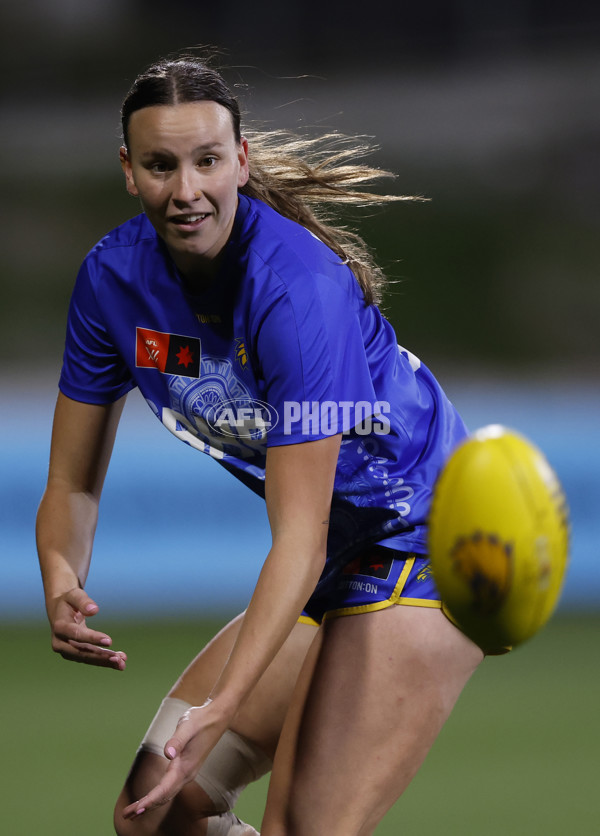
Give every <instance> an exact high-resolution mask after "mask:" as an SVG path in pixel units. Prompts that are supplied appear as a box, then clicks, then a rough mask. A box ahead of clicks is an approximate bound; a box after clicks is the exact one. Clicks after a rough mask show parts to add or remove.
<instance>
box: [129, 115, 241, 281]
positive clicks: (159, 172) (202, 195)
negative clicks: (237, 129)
mask: <svg viewBox="0 0 600 836" xmlns="http://www.w3.org/2000/svg"><path fill="white" fill-rule="evenodd" d="M121 165H122V166H123V171H124V172H125V179H126V182H127V191H128V192H129V193H130V194H132V195H134V196H135V197H139V198H140V200H141V203H142V207H143V209H144V211H145V213H146V215H147V216H148V218H149V220H150V222H151V223H152V225H153V226H154V228H155V229H156V231H157V233H158V234H159V235H160V237H161V238H162V239H163V240H164V242H165V244H166V245H167V248H168V250H169V252H170V254H171V256H172V258H173V260H174V262H175V264H176V265H177V267H178V268H179V270H180V271H181V272H182V273H183V274H184V275H185V276H187V277H190V278H193V277H202V276H210V275H211V274H212V273H214V270H215V267H216V264H215V259H217V258H218V256H219V254H220V253H221V251H222V249H223V247H224V246H225V244H226V243H227V240H228V238H229V235H230V233H231V229H232V227H233V222H234V218H235V212H236V209H237V203H238V194H237V190H238V188H239V187H240V186H243V185H244V184H245V183H246V182H247V181H248V144H247V142H246V140H245V139H242V141H241V143H238V142H237V141H236V139H235V134H234V130H233V123H232V119H231V114H230V113H229V111H228V110H227V108H225V107H223V106H222V105H220V104H217V103H216V102H211V101H202V102H191V103H186V104H177V105H159V106H153V107H146V108H143V109H142V110H137V111H135V113H133V114H132V115H131V118H130V122H129V147H128V148H127V149H126V148H121Z"/></svg>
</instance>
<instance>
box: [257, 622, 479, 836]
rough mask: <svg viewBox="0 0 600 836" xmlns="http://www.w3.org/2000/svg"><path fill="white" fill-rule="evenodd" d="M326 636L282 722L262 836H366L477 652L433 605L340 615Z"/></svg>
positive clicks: (401, 785) (425, 747)
mask: <svg viewBox="0 0 600 836" xmlns="http://www.w3.org/2000/svg"><path fill="white" fill-rule="evenodd" d="M323 633H324V635H323V640H322V646H321V648H320V651H319V652H318V655H317V654H316V652H314V653H312V654H311V655H312V657H313V658H312V659H309V660H307V665H306V670H305V671H303V672H302V676H301V678H300V681H299V683H298V689H297V694H296V695H295V697H294V701H293V703H292V707H291V709H290V713H289V715H288V718H287V720H286V724H285V727H284V731H283V734H282V738H281V744H280V747H279V749H278V751H277V756H276V759H275V765H274V769H273V774H272V778H271V784H270V788H269V797H268V801H267V810H266V813H265V818H264V821H263V826H262V831H261V833H262V836H300V834H301V835H302V836H322V834H324V833H327V834H328V836H368V834H371V833H372V832H373V830H374V828H375V827H376V825H377V823H378V822H379V821H380V820H381V819H382V818H383V816H384V815H385V813H386V812H387V810H389V808H390V807H391V806H392V805H393V803H394V802H395V801H396V800H397V798H399V796H400V795H401V794H402V793H403V792H404V790H405V789H406V787H407V786H408V785H409V783H410V781H411V780H412V778H413V777H414V775H415V773H416V772H417V770H418V768H419V766H420V765H421V763H422V762H423V760H424V759H425V756H426V754H427V752H428V751H429V749H430V748H431V745H432V744H433V742H434V740H435V738H436V737H437V735H438V733H439V731H440V730H441V728H442V726H443V724H444V722H445V721H446V719H447V718H448V716H449V714H450V712H451V711H452V708H453V706H454V704H455V702H456V699H457V698H458V696H459V694H460V692H461V691H462V689H463V687H464V685H465V684H466V682H467V681H468V679H469V677H470V676H471V674H472V673H473V671H474V670H475V669H476V667H477V665H478V664H479V662H480V661H481V659H482V658H483V654H482V652H481V651H480V650H479V648H478V647H476V646H475V645H474V644H473V643H472V642H471V641H470V640H469V639H467V638H466V637H465V636H464V635H463V634H462V633H461V632H460V631H459V630H457V629H456V627H454V626H453V625H452V624H451V623H450V621H448V619H447V618H446V617H445V616H444V615H443V614H442V612H441V611H440V610H439V609H434V608H425V607H409V606H393V607H389V608H388V609H385V610H380V611H378V612H371V613H364V614H361V615H352V616H344V617H341V618H337V619H332V620H330V621H326V622H325V625H324V630H323ZM315 657H316V658H315ZM309 679H310V682H309Z"/></svg>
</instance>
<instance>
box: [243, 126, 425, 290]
mask: <svg viewBox="0 0 600 836" xmlns="http://www.w3.org/2000/svg"><path fill="white" fill-rule="evenodd" d="M245 136H246V138H247V139H248V145H249V165H250V178H249V180H248V183H247V184H246V185H245V186H243V187H242V188H241V189H240V191H241V192H242V193H243V194H246V195H248V196H250V197H256V198H259V199H260V200H262V201H264V202H265V203H267V204H268V205H269V206H271V207H273V209H275V210H276V211H277V212H279V213H280V214H281V215H284V216H285V217H286V218H290V219H291V220H293V221H297V222H298V223H300V224H302V226H304V227H306V228H307V229H308V230H310V231H311V232H312V233H313V234H314V235H316V236H317V238H319V239H320V240H321V241H323V243H325V244H327V246H328V247H330V248H331V249H332V250H333V251H334V252H335V253H336V255H338V256H339V257H340V259H341V260H342V261H343V262H344V263H346V264H348V266H349V267H350V269H351V270H352V272H353V273H354V275H355V276H356V279H357V281H358V283H359V285H360V287H361V289H362V291H363V294H364V297H365V303H366V304H368V305H369V304H373V303H378V302H380V301H381V293H382V289H383V286H384V283H385V276H384V274H383V271H382V270H381V268H380V267H379V266H378V265H377V264H376V262H375V260H374V258H373V255H372V253H371V251H370V250H369V248H368V246H367V244H366V243H365V241H364V240H363V238H362V237H361V236H360V235H359V234H358V233H357V232H356V230H354V229H350V228H348V227H347V226H345V225H343V224H342V222H341V220H340V218H339V207H343V206H348V205H351V206H359V207H368V206H380V205H382V204H385V203H390V202H393V201H398V200H419V199H421V198H417V197H409V196H406V195H390V194H376V193H374V192H372V191H370V190H369V189H368V188H367V189H365V187H369V186H372V185H374V184H376V183H378V182H379V181H381V180H384V179H386V178H390V177H393V176H394V175H393V174H392V173H391V172H389V171H385V170H383V169H379V168H374V167H372V166H370V165H367V164H366V163H364V162H361V160H362V159H363V158H364V157H366V156H367V155H369V154H371V153H372V152H373V151H374V147H373V146H372V145H371V144H369V142H368V140H367V139H366V138H365V137H350V136H345V135H343V134H339V133H328V134H325V135H322V136H319V137H303V136H299V135H296V134H293V133H290V132H289V131H282V130H268V131H261V130H252V131H246V132H245ZM336 207H338V211H337V212H336V211H335V209H336Z"/></svg>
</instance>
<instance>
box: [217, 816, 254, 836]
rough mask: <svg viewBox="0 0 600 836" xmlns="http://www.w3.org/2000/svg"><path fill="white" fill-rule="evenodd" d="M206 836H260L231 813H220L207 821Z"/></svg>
mask: <svg viewBox="0 0 600 836" xmlns="http://www.w3.org/2000/svg"><path fill="white" fill-rule="evenodd" d="M206 836H260V833H259V832H258V830H255V829H254V828H253V827H252V826H251V825H249V824H246V823H245V822H243V821H240V820H239V819H238V817H237V816H234V815H233V813H221V815H220V816H211V817H210V818H209V819H208V828H207V830H206Z"/></svg>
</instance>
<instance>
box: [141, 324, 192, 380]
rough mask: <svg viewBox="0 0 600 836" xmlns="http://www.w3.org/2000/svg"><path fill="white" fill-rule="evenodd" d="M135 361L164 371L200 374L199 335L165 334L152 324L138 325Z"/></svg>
mask: <svg viewBox="0 0 600 836" xmlns="http://www.w3.org/2000/svg"><path fill="white" fill-rule="evenodd" d="M135 332H136V335H135V365H136V366H137V367H138V368H145V369H157V370H158V371H159V372H162V374H174V375H181V376H183V377H192V378H197V377H200V339H199V338H198V337H186V336H183V335H181V334H166V333H164V332H163V331H152V330H151V329H150V328H136V329H135Z"/></svg>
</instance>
